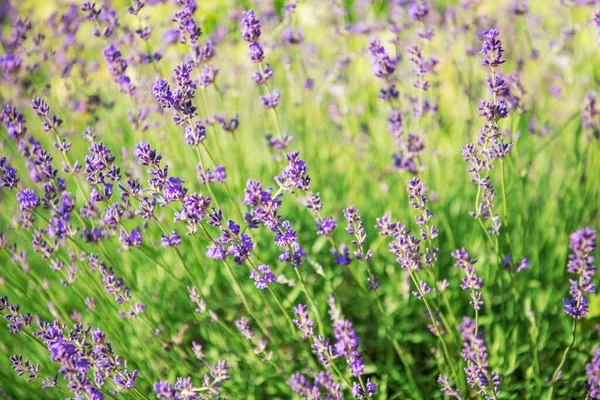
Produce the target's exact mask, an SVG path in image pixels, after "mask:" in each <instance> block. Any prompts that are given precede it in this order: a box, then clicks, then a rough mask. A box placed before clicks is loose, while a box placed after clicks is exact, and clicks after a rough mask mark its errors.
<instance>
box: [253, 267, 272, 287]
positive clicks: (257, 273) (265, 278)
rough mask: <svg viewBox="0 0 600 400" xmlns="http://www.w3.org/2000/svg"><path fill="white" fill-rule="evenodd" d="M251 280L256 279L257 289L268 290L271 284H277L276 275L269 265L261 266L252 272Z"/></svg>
mask: <svg viewBox="0 0 600 400" xmlns="http://www.w3.org/2000/svg"><path fill="white" fill-rule="evenodd" d="M250 279H254V281H255V284H256V287H257V288H259V289H266V288H267V286H268V285H269V284H270V283H272V282H275V274H273V273H272V272H271V267H269V266H268V265H259V266H258V267H256V270H253V271H252V272H250Z"/></svg>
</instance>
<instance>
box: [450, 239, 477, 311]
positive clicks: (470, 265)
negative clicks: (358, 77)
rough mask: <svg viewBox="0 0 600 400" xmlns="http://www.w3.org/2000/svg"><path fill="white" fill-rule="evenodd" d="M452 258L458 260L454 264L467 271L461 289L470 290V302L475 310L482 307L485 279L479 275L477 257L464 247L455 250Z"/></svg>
mask: <svg viewBox="0 0 600 400" xmlns="http://www.w3.org/2000/svg"><path fill="white" fill-rule="evenodd" d="M452 258H454V259H455V260H456V261H455V263H454V266H455V267H456V268H460V269H462V270H463V271H464V272H465V277H464V278H462V284H461V285H460V287H461V289H462V290H468V291H469V292H470V296H471V302H470V304H471V305H472V306H473V308H474V309H475V310H479V309H481V306H482V305H483V301H482V300H481V288H483V280H482V279H481V278H480V277H479V276H477V270H476V269H475V267H474V265H475V263H477V259H475V258H473V257H471V255H470V254H469V253H467V250H466V249H465V248H464V247H463V248H462V249H460V250H456V251H455V252H453V253H452Z"/></svg>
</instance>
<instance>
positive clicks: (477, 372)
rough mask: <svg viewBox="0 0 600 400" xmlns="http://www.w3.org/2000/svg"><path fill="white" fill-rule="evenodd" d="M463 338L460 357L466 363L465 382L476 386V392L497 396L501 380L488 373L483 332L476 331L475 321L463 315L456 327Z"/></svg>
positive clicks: (473, 386)
mask: <svg viewBox="0 0 600 400" xmlns="http://www.w3.org/2000/svg"><path fill="white" fill-rule="evenodd" d="M458 330H459V331H460V332H461V338H462V340H463V349H462V353H461V354H462V357H463V359H464V360H465V362H466V363H467V367H466V368H465V373H466V374H467V383H468V384H469V385H470V386H471V387H472V388H475V387H476V388H477V389H478V393H479V394H480V395H483V396H488V397H489V396H493V398H497V396H498V395H499V394H500V391H499V389H498V386H499V385H500V383H501V382H502V380H501V379H500V377H499V376H498V375H497V374H496V373H495V372H492V373H491V375H490V372H489V364H488V361H487V359H488V354H487V343H486V342H485V340H484V338H483V332H481V331H479V332H478V333H476V332H477V323H476V322H475V321H471V320H470V319H469V318H467V317H464V318H463V322H462V324H460V326H459V327H458Z"/></svg>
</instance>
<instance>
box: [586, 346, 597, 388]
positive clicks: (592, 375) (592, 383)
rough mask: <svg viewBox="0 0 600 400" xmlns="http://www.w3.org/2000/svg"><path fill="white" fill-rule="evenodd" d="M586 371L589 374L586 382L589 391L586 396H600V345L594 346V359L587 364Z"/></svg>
mask: <svg viewBox="0 0 600 400" xmlns="http://www.w3.org/2000/svg"><path fill="white" fill-rule="evenodd" d="M585 373H586V375H587V381H586V382H585V384H584V388H585V390H586V392H587V397H586V398H589V399H598V398H600V346H596V347H594V352H593V353H592V359H591V360H590V362H589V363H588V364H587V365H586V366H585Z"/></svg>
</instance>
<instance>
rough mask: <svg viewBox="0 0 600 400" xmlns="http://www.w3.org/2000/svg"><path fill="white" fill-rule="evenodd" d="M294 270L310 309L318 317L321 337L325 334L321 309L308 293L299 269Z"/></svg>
mask: <svg viewBox="0 0 600 400" xmlns="http://www.w3.org/2000/svg"><path fill="white" fill-rule="evenodd" d="M293 269H294V272H295V273H296V276H297V277H298V280H299V281H300V284H301V285H302V291H303V292H304V295H305V296H306V298H307V300H308V302H309V303H310V307H311V308H312V310H313V311H314V312H315V314H316V315H317V318H316V320H317V324H318V325H319V333H320V334H321V335H323V333H324V331H323V323H322V322H321V314H320V313H319V309H318V308H317V305H316V304H315V302H314V300H313V298H312V296H311V295H310V294H309V293H308V289H307V288H306V285H305V284H304V279H303V278H302V275H300V271H298V268H293Z"/></svg>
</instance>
